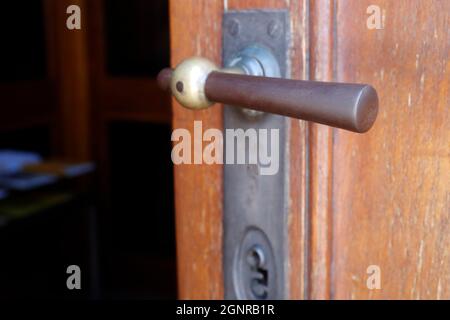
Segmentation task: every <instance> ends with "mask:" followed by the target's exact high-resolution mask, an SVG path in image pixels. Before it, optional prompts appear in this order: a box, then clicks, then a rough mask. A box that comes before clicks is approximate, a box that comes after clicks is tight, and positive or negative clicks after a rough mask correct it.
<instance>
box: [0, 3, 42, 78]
mask: <svg viewBox="0 0 450 320" xmlns="http://www.w3.org/2000/svg"><path fill="white" fill-rule="evenodd" d="M0 39H1V41H2V44H1V50H0V82H11V81H19V80H32V79H41V78H44V77H45V76H46V69H47V64H46V43H45V27H44V10H43V5H42V1H39V0H33V1H27V2H26V4H25V3H24V2H23V1H3V2H2V6H1V9H0Z"/></svg>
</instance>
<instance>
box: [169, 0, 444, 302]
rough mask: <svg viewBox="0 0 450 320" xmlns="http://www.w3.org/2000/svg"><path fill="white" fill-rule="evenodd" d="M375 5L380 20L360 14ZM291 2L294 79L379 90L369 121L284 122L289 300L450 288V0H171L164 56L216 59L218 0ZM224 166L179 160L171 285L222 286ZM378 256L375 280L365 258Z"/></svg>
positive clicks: (188, 294)
mask: <svg viewBox="0 0 450 320" xmlns="http://www.w3.org/2000/svg"><path fill="white" fill-rule="evenodd" d="M371 5H376V6H378V7H379V8H380V9H381V13H382V17H383V20H384V25H383V28H382V29H380V30H378V29H375V30H370V29H368V27H367V19H368V17H369V14H368V13H367V9H368V7H369V6H371ZM240 9H288V10H289V13H290V20H291V43H290V52H289V54H290V75H291V78H293V79H310V80H321V81H340V82H362V83H368V84H371V85H373V86H374V87H375V88H376V89H377V91H378V94H379V98H380V111H379V116H378V119H377V122H376V123H375V126H374V127H373V128H372V129H371V131H369V132H368V133H366V134H362V135H359V134H355V133H348V132H345V131H343V130H339V129H332V128H330V127H327V126H323V125H317V124H313V123H308V122H305V121H300V120H294V119H292V120H291V121H290V126H289V129H288V137H289V143H288V145H287V146H286V148H287V153H286V154H287V157H288V159H285V160H287V162H288V164H289V197H288V198H287V199H286V201H287V204H286V205H287V207H288V210H289V218H288V219H287V222H286V223H288V230H289V237H288V238H289V241H288V242H289V243H288V250H287V257H286V261H285V265H286V271H287V272H286V274H287V276H286V279H285V282H286V288H287V292H288V297H289V298H292V299H307V298H310V299H330V298H331V299H347V298H352V299H366V298H371V299H372V298H373V299H377V298H406V299H412V298H449V297H450V288H449V284H450V274H448V270H449V269H450V259H449V255H450V232H449V231H450V227H449V226H450V224H449V212H450V196H449V181H450V176H449V172H450V165H449V154H448V150H449V132H450V119H449V113H448V109H449V105H450V104H449V98H448V94H449V92H448V82H449V78H450V77H449V68H450V64H449V46H450V41H449V40H450V39H449V33H448V29H449V19H448V12H450V3H448V2H445V1H439V0H429V1H419V0H414V1H402V2H400V1H387V0H386V1H382V0H364V1H362V0H361V1H360V0H347V1H333V0H316V1H309V0H290V1H283V0H242V1H238V0H225V1H224V0H211V1H198V0H172V1H170V14H171V23H170V26H171V55H172V66H175V65H176V64H178V63H179V62H180V61H181V60H182V59H184V58H187V57H190V56H193V55H201V56H204V57H206V58H209V59H211V60H213V61H215V62H216V63H217V64H220V62H221V32H222V31H221V28H222V13H223V12H224V10H240ZM194 120H202V121H203V130H206V129H207V128H218V129H222V128H223V125H222V122H223V118H222V108H221V107H220V106H214V107H212V108H210V109H207V110H204V111H191V110H187V109H184V108H182V107H181V106H180V105H179V104H178V103H177V102H176V101H175V100H173V127H174V128H186V129H188V130H189V131H190V132H191V135H193V123H194ZM222 170H223V168H222V167H221V166H219V165H205V164H197V165H177V166H175V192H176V203H175V206H176V216H177V218H176V225H177V253H178V281H179V296H180V298H184V299H187V298H195V299H219V298H223V270H222V264H223V261H222V245H223V243H222V208H223V204H222V201H223V188H222V183H223V177H222ZM371 265H376V266H379V267H380V270H381V289H369V288H368V286H367V283H366V281H367V279H368V277H369V274H368V273H367V268H368V267H369V266H371Z"/></svg>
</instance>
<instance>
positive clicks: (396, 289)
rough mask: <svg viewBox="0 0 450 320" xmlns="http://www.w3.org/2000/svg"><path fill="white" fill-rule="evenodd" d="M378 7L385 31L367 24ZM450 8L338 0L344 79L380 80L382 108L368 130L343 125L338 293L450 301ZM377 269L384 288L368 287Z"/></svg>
mask: <svg viewBox="0 0 450 320" xmlns="http://www.w3.org/2000/svg"><path fill="white" fill-rule="evenodd" d="M371 4H375V5H378V6H379V7H380V8H382V10H384V16H385V18H384V19H385V25H384V29H383V30H368V29H367V28H366V27H365V24H366V19H367V16H368V15H366V14H364V13H365V12H366V8H367V7H368V6H369V5H371ZM449 12H450V2H448V1H437V0H436V1H434V0H433V1H431V0H430V1H419V0H417V1H373V0H368V1H338V2H337V8H336V21H337V30H336V33H337V35H336V36H337V50H336V72H337V75H336V77H337V80H338V81H348V82H366V83H370V84H372V85H373V86H374V87H375V88H376V89H377V91H378V94H379V99H380V111H379V117H378V120H377V122H376V123H375V125H374V127H373V128H372V130H371V131H370V132H368V133H367V134H365V135H352V134H348V133H346V132H344V131H342V130H334V136H333V138H334V145H333V201H332V203H333V262H332V263H333V279H332V288H333V298H358V299H365V298H389V299H390V298H396V299H398V298H404V299H436V298H449V297H450V286H449V285H450V274H449V272H448V271H449V270H450V232H449V231H450V215H449V213H450V194H449V191H450V190H449V181H450V165H449V164H450V162H449V147H450V145H449V138H450V137H449V132H450V130H449V129H450V114H449V106H450V103H449V89H448V86H449V79H450V76H449V68H450V64H449V49H450V38H449V27H450V25H449V15H448V13H449ZM350 13H351V15H352V19H348V17H349V14H350ZM369 265H379V266H380V269H381V279H382V282H381V290H368V289H367V287H366V280H365V279H366V277H367V274H366V268H367V267H368V266H369Z"/></svg>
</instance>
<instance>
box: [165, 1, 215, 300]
mask: <svg viewBox="0 0 450 320" xmlns="http://www.w3.org/2000/svg"><path fill="white" fill-rule="evenodd" d="M222 11H223V1H217V0H212V1H197V0H172V1H170V32H171V60H172V62H171V63H172V66H175V65H177V64H178V63H179V62H180V61H181V60H182V59H185V58H187V57H190V56H193V55H200V56H204V57H206V58H208V59H210V60H212V61H214V62H216V63H217V64H220V63H221V52H222V51H221V28H222V24H221V16H222ZM186 21H189V23H186ZM195 120H201V121H203V130H206V129H207V128H218V129H221V128H222V127H223V125H222V110H221V107H220V106H214V108H210V109H207V110H204V111H191V110H187V109H185V108H183V107H181V106H180V105H179V104H178V103H177V102H176V101H175V100H173V121H172V125H173V128H174V129H175V128H186V129H188V130H189V131H190V132H191V135H193V125H194V121H195ZM174 170H175V171H174V177H175V210H176V241H177V242H176V243H177V266H178V267H177V269H178V296H179V298H181V299H220V298H223V272H222V167H221V166H220V165H206V164H202V165H199V164H196V165H177V166H175V169H174Z"/></svg>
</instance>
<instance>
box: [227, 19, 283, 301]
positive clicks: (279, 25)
mask: <svg viewBox="0 0 450 320" xmlns="http://www.w3.org/2000/svg"><path fill="white" fill-rule="evenodd" d="M288 36H289V16H288V12H287V11H285V10H268V11H266V10H257V11H228V12H226V13H224V17H223V62H224V63H223V64H224V65H227V64H228V63H230V61H231V60H232V59H233V58H235V57H236V55H237V54H238V53H239V52H242V50H244V49H245V48H247V47H249V46H255V45H256V46H259V47H264V48H266V49H268V50H270V52H271V53H272V54H273V55H274V56H275V58H276V60H277V62H278V65H279V70H280V75H281V76H282V77H287V73H288V64H287V61H288V49H289V48H288V43H289V41H288V40H289V39H288ZM287 125H288V121H287V119H286V118H284V117H282V116H278V115H273V114H265V113H264V114H251V113H248V112H243V110H242V109H241V108H236V107H232V106H225V108H224V127H225V129H238V128H240V129H243V130H244V131H245V130H248V129H251V130H256V131H257V132H264V131H260V130H261V129H267V131H268V132H267V133H268V141H270V132H271V129H277V130H278V134H279V139H278V140H277V141H276V143H277V144H278V147H279V148H278V149H279V155H278V159H277V160H278V164H279V167H278V171H277V172H276V174H273V175H261V174H260V172H259V170H260V164H248V163H247V162H246V163H247V164H225V165H224V218H223V219H224V260H223V261H224V277H225V279H224V280H225V298H227V299H283V298H286V291H287V288H286V283H287V281H286V279H287V278H286V268H287V265H288V255H287V203H288V197H287V195H288V189H287V188H288V185H289V183H288V178H289V177H288V175H287V170H288V168H287V162H286V160H285V159H287V152H288V151H287V149H286V148H287V146H286V140H287V139H286V134H287ZM228 143H230V141H229V140H228V138H227V139H225V144H228ZM269 146H270V143H269ZM246 148H247V159H248V157H249V156H248V149H249V144H248V140H246ZM269 149H270V147H269ZM225 150H227V147H225ZM272 151H273V150H270V152H272ZM226 156H227V155H225V158H226Z"/></svg>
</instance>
